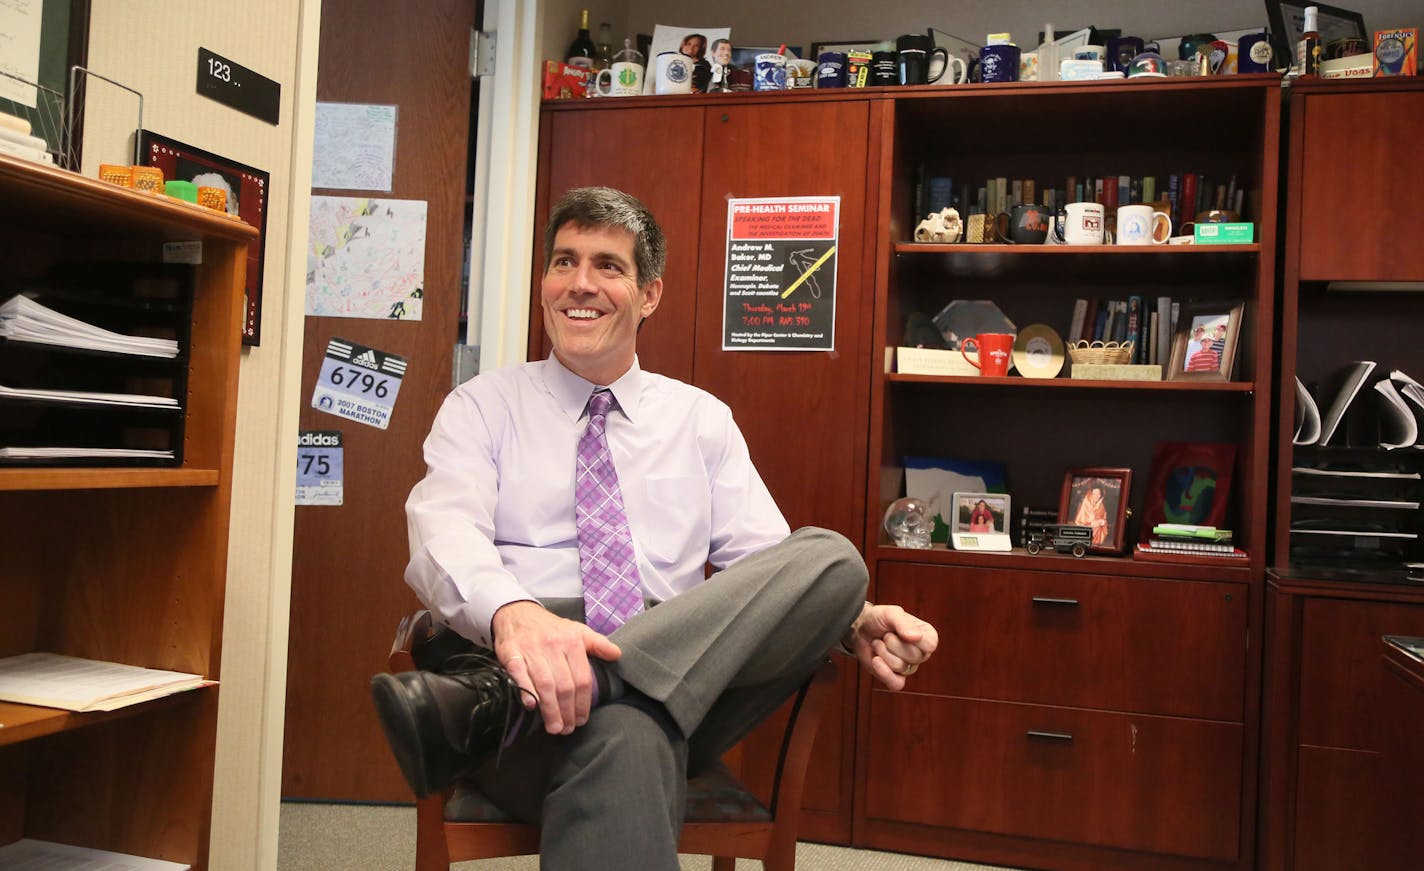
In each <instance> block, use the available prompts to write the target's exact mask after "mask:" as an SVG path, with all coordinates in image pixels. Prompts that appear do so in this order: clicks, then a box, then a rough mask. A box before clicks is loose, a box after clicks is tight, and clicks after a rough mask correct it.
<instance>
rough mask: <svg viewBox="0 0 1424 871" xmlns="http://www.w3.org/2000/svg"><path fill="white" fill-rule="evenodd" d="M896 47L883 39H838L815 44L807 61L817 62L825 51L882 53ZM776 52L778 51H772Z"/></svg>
mask: <svg viewBox="0 0 1424 871" xmlns="http://www.w3.org/2000/svg"><path fill="white" fill-rule="evenodd" d="M893 46H894V43H893V42H889V41H887V40H883V39H837V40H834V41H832V42H813V43H811V51H810V52H809V53H807V55H806V58H807V60H816V59H817V58H819V57H820V56H821V52H823V51H844V52H852V51H872V52H873V51H881V50H884V49H887V48H891V47H893ZM772 51H776V49H774V48H773V49H772Z"/></svg>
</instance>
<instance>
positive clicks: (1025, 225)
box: [995, 203, 1052, 245]
mask: <svg viewBox="0 0 1424 871" xmlns="http://www.w3.org/2000/svg"><path fill="white" fill-rule="evenodd" d="M1051 217H1052V211H1051V210H1050V209H1049V208H1048V207H1047V206H1040V205H1037V204H1035V203H1023V204H1021V205H1017V206H1014V207H1013V209H1011V210H1010V211H1007V212H1000V213H999V218H998V221H997V222H996V225H995V231H996V233H997V235H998V237H999V240H1000V241H1002V242H1008V243H1010V244H1013V245H1041V244H1043V240H1044V239H1045V238H1046V237H1047V236H1048V223H1049V220H1050V218H1051Z"/></svg>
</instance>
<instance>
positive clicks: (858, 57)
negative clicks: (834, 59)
mask: <svg viewBox="0 0 1424 871" xmlns="http://www.w3.org/2000/svg"><path fill="white" fill-rule="evenodd" d="M868 84H870V52H868V51H848V52H846V86H847V87H851V88H863V87H865V86H866V85H868Z"/></svg>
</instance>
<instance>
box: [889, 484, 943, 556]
mask: <svg viewBox="0 0 1424 871" xmlns="http://www.w3.org/2000/svg"><path fill="white" fill-rule="evenodd" d="M933 530H934V516H933V515H931V514H930V509H929V506H928V505H927V504H925V501H924V500H923V499H916V498H915V497H913V496H905V497H902V498H900V499H896V500H895V501H894V502H892V503H890V507H889V508H888V509H886V511H885V531H886V532H888V533H890V538H891V539H893V540H894V542H895V546H896V547H914V548H919V549H921V550H923V549H926V548H928V547H929V546H930V532H932V531H933Z"/></svg>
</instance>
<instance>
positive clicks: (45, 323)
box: [0, 295, 178, 357]
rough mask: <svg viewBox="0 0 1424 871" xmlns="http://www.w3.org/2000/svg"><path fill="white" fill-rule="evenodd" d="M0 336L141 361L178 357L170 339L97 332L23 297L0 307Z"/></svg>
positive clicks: (103, 330)
mask: <svg viewBox="0 0 1424 871" xmlns="http://www.w3.org/2000/svg"><path fill="white" fill-rule="evenodd" d="M0 336H3V337H5V338H9V339H13V340H15V341H17V342H34V343H38V344H43V345H58V346H60V347H65V348H83V349H85V350H89V351H108V352H111V353H115V354H134V355H137V356H141V357H176V356H178V343H177V342H176V341H174V340H173V339H153V338H148V337H145V336H126V335H124V334H123V333H115V332H112V331H110V330H105V329H101V328H100V327H96V326H94V325H92V324H86V323H85V322H83V321H81V320H78V319H76V318H72V317H69V316H68V315H62V314H60V313H59V312H57V311H54V310H53V309H50V308H46V307H45V306H42V305H40V304H39V303H37V302H35V301H34V300H32V299H30V298H29V297H27V296H24V295H16V296H13V297H11V298H10V299H8V300H6V301H5V303H4V304H3V305H0Z"/></svg>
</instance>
